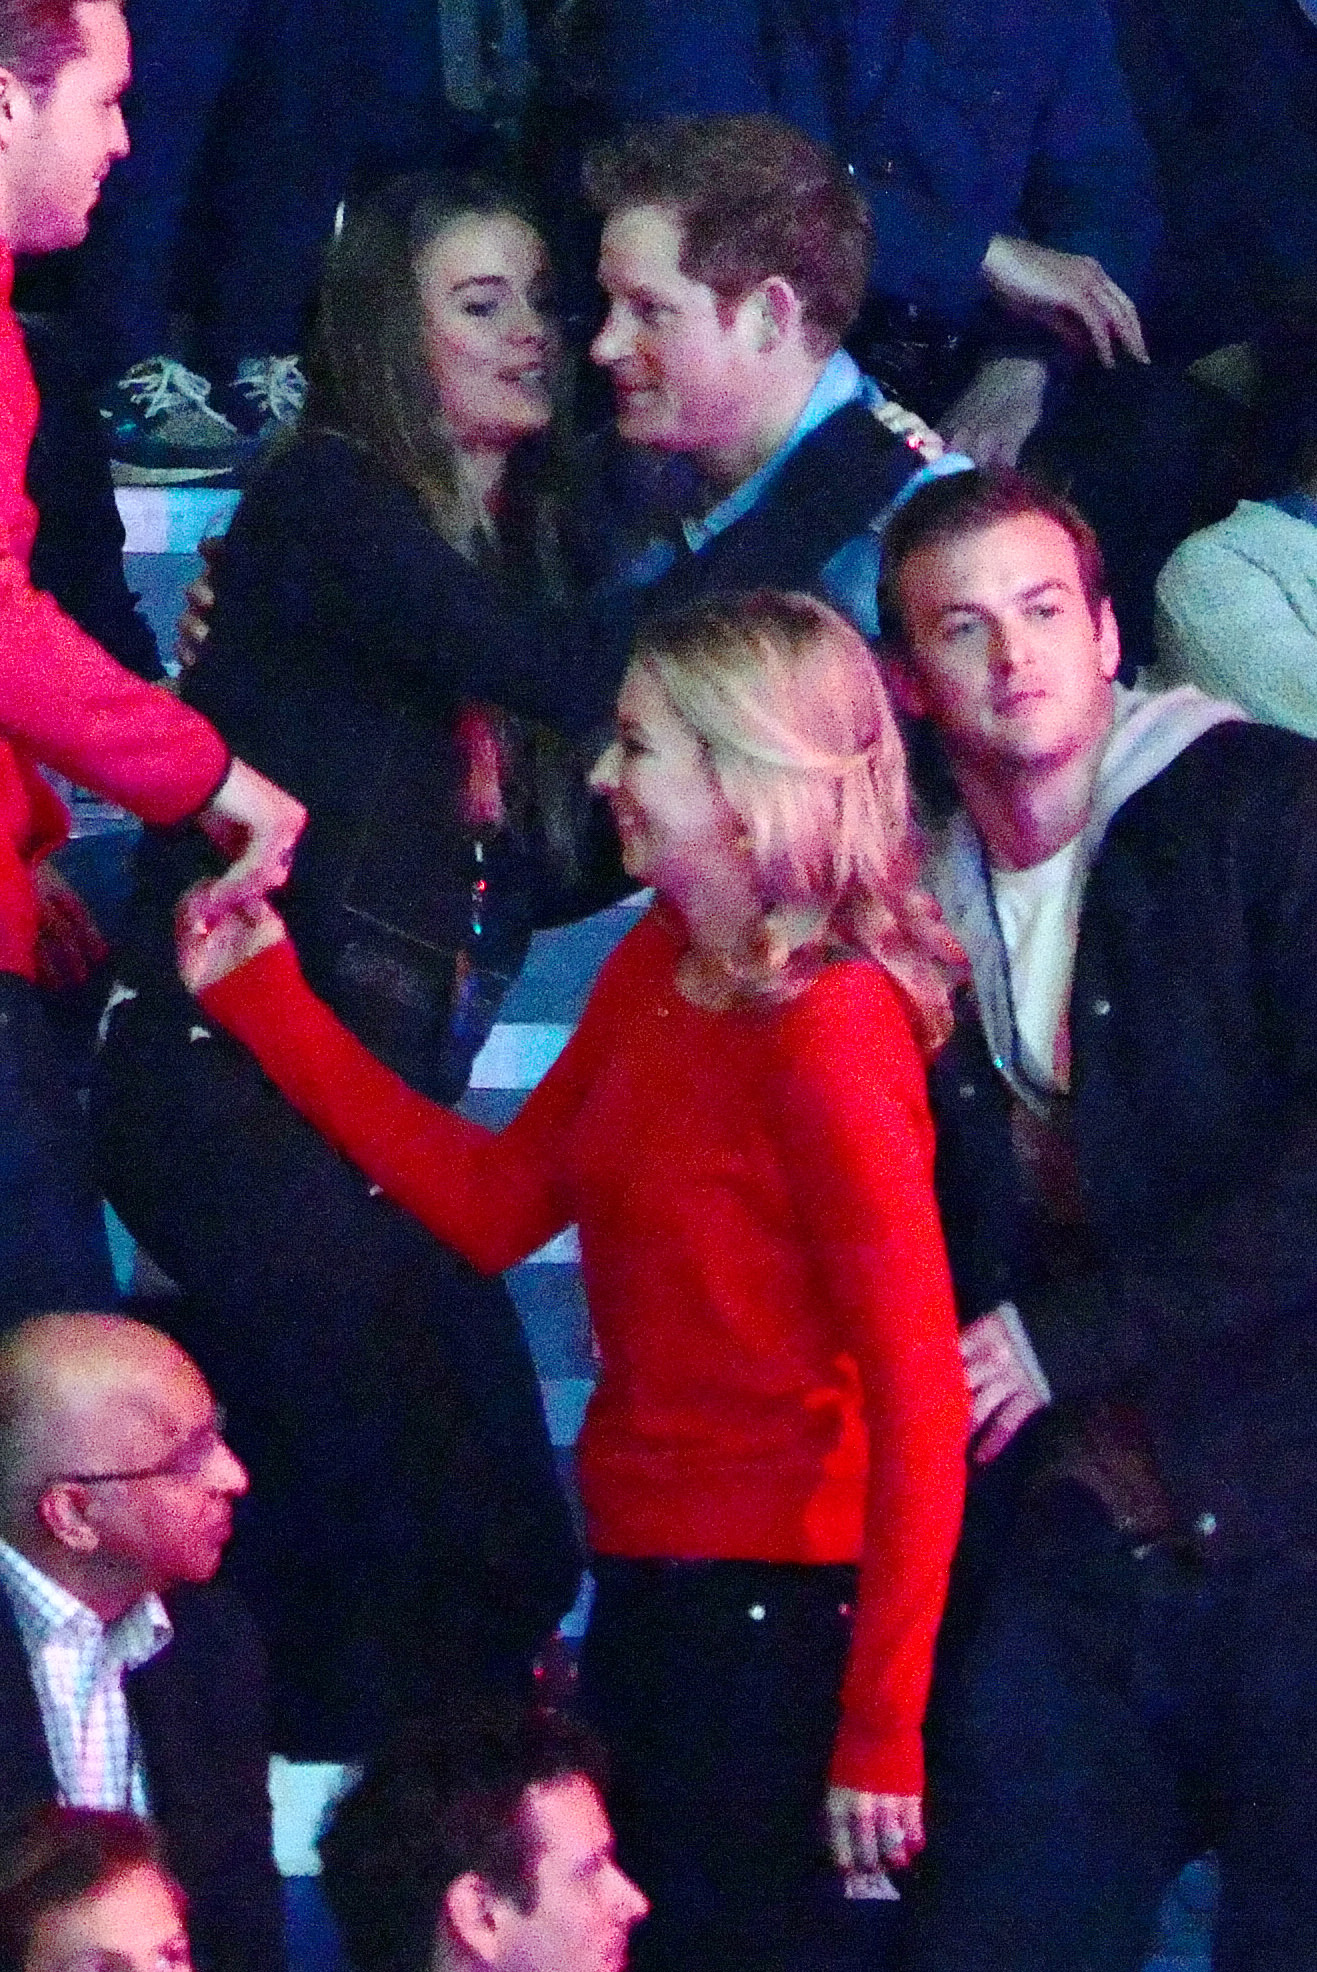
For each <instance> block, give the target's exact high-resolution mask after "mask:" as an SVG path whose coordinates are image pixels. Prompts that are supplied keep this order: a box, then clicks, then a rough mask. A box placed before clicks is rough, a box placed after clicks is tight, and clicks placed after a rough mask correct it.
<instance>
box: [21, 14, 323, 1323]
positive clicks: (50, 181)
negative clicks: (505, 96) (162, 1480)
mask: <svg viewBox="0 0 1317 1972" xmlns="http://www.w3.org/2000/svg"><path fill="white" fill-rule="evenodd" d="M128 77H129V49H128V28H127V24H126V22H125V20H124V15H123V11H122V7H121V5H120V4H119V0H0V1107H3V1112H4V1115H5V1127H4V1137H3V1143H2V1144H0V1321H3V1320H4V1319H6V1318H10V1317H13V1316H17V1315H21V1314H23V1313H27V1312H30V1311H33V1310H39V1309H42V1308H50V1307H80V1306H93V1307H94V1306H102V1305H105V1302H106V1300H107V1298H110V1297H112V1296H113V1292H114V1286H113V1280H112V1277H111V1275H110V1271H109V1258H108V1253H107V1251H106V1247H105V1235H104V1228H103V1226H102V1224H101V1219H100V1209H99V1202H98V1200H97V1198H96V1194H95V1191H94V1188H93V1186H92V1184H91V1182H90V1178H89V1176H88V1173H87V1169H86V1153H85V1148H84V1145H83V1141H82V1125H81V1117H80V1114H79V1112H78V1110H77V1106H76V1103H75V1102H74V1100H73V1097H72V1094H71V1092H70V1090H69V1089H68V1087H67V1070H66V1069H65V1068H64V1066H63V1064H62V1061H61V1059H60V1055H59V1051H58V1049H57V1048H56V1047H55V1046H54V1044H53V1043H52V1041H51V1038H50V1036H49V1034H48V1032H47V1028H46V1023H45V1015H44V1012H43V1008H42V1005H41V1002H40V998H39V995H38V991H37V987H36V981H37V979H38V976H39V973H40V969H41V968H40V948H41V942H42V932H43V922H42V919H43V886H44V882H45V879H44V878H43V874H42V870H43V863H44V859H45V858H46V856H47V855H48V854H49V852H50V851H51V850H52V849H54V848H56V847H58V845H59V844H60V843H61V842H62V841H63V840H64V837H65V834H66V832H67V827H68V817H67V816H66V814H65V812H64V808H63V806H62V804H61V803H60V801H59V800H58V799H57V798H56V796H55V795H54V793H53V792H52V791H51V788H50V786H49V785H48V783H47V782H46V781H45V779H44V778H43V777H42V775H41V773H40V771H39V766H40V765H42V764H44V765H46V766H49V767H54V768H57V769H58V770H59V772H60V773H62V774H65V775H67V777H68V778H69V779H70V780H72V781H75V782H76V783H78V785H79V786H82V787H87V788H90V789H91V790H92V791H93V793H96V794H101V795H105V796H106V797H108V798H109V799H110V800H112V801H116V802H118V803H119V804H120V805H121V806H122V807H125V808H128V809H131V810H132V812H133V813H134V814H137V815H140V816H141V817H142V818H143V820H145V821H148V822H155V823H162V824H166V825H168V824H173V823H177V822H183V821H188V820H196V821H198V822H199V823H200V824H201V826H202V827H203V828H204V829H205V830H206V832H207V834H208V835H210V836H211V837H212V839H213V840H214V841H215V842H216V844H217V845H218V846H219V847H220V849H221V850H222V852H223V853H224V854H226V855H229V856H232V857H233V858H234V861H233V863H232V867H231V868H230V869H229V870H227V871H226V872H225V873H224V874H223V875H222V876H220V877H218V878H216V879H215V880H214V881H213V882H212V883H210V884H209V885H207V886H204V887H203V889H202V890H200V891H198V893H197V894H196V895H195V896H194V898H193V900H192V902H191V906H190V908H191V909H192V910H193V911H194V912H195V913H196V915H197V916H198V918H199V919H204V918H205V916H206V914H207V913H208V912H211V911H213V912H215V913H220V912H222V911H224V910H225V909H226V908H231V907H232V906H233V905H234V904H235V903H237V902H239V901H241V900H243V899H250V898H254V897H257V896H260V895H263V894H264V892H265V891H267V890H269V889H270V888H271V887H272V886H274V885H275V884H278V883H281V882H282V881H283V879H284V877H285V876H286V875H287V872H288V865H289V862H290V860H291V857H292V852H293V846H294V844H295V843H296V841H297V837H298V833H299V831H300V829H301V825H302V821H303V819H304V815H303V811H302V809H301V807H300V806H299V804H298V803H297V802H295V801H293V800H292V799H291V797H290V796H288V795H286V794H284V793H283V792H282V790H281V789H279V788H277V787H275V786H274V785H273V784H272V783H271V782H269V781H267V780H265V779H264V778H263V777H262V776H261V775H259V774H257V773H255V772H254V771H253V770H252V769H251V768H249V767H247V766H245V765H244V763H243V762H242V761H239V760H234V759H232V758H231V757H230V755H229V752H228V749H227V747H226V746H225V745H224V743H223V741H222V740H221V739H220V737H219V735H218V734H217V733H216V732H215V730H214V728H213V727H212V726H210V725H209V724H208V723H207V721H206V720H204V719H202V718H200V717H199V716H198V715H197V714H196V713H195V712H191V711H189V710H188V709H187V708H186V707H184V706H182V705H180V704H179V703H178V701H177V700H176V699H174V698H173V697H171V695H170V694H169V693H168V692H167V691H166V690H164V689H163V687H161V686H158V685H150V684H147V683H145V682H144V681H143V680H141V679H140V678H137V677H135V676H134V675H133V674H132V672H130V671H127V670H125V669H124V668H123V666H122V665H119V664H116V663H115V661H114V659H113V658H111V657H110V656H109V655H108V654H107V653H106V652H105V651H103V650H102V649H101V648H100V646H99V645H98V644H97V643H95V642H94V641H93V640H92V639H91V638H90V637H88V636H87V635H86V634H85V633H84V632H83V631H81V630H80V629H79V628H78V627H77V625H76V624H75V623H74V622H73V621H72V620H71V618H69V617H67V616H66V615H65V614H64V613H63V612H62V611H61V610H60V608H59V607H58V605H57V604H56V603H55V602H54V601H53V600H52V598H51V597H50V596H48V595H44V594H42V593H41V592H39V591H38V590H36V589H34V588H33V586H32V582H31V579H30V575H29V560H30V556H31V551H32V543H33V539H34V536H35V533H36V522H37V515H36V509H35V507H34V506H33V504H32V502H31V500H30V499H29V498H28V495H27V491H26V483H25V482H26V472H27V458H28V452H29V449H30V447H31V443H32V437H33V433H34V431H35V429H36V421H37V394H36V387H35V385H34V384H33V381H32V372H31V370H30V368H29V366H28V360H27V354H26V351H25V349H24V345H23V337H22V332H21V330H20V328H19V324H18V321H17V319H16V318H15V316H14V313H13V310H12V308H11V306H10V294H11V290H12V287H13V277H14V254H15V253H45V252H48V251H50V250H51V249H52V248H56V247H67V246H73V245H76V244H77V242H78V241H79V240H81V239H82V238H83V237H84V236H85V234H86V231H87V220H88V215H89V213H90V211H91V208H92V206H93V205H94V204H95V202H96V198H97V195H98V193H99V191H100V187H101V181H102V180H103V178H104V177H105V174H106V172H107V171H108V170H109V169H110V166H111V165H112V164H113V163H114V161H115V159H116V158H120V157H123V156H124V155H125V154H126V152H127V149H128V140H127V137H126V135H125V132H124V125H123V118H122V116H121V115H120V113H119V98H120V96H121V95H122V93H123V91H124V89H125V88H126V87H127V84H128ZM68 908H69V906H68V896H67V892H57V893H56V894H54V895H52V900H51V906H50V916H51V921H52V922H51V929H52V934H53V936H54V937H55V938H56V940H58V936H59V932H60V921H61V919H66V917H67V911H68Z"/></svg>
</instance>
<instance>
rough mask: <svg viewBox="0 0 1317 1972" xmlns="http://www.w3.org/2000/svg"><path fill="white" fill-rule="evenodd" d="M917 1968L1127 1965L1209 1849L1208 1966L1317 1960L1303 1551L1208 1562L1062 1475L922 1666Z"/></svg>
mask: <svg viewBox="0 0 1317 1972" xmlns="http://www.w3.org/2000/svg"><path fill="white" fill-rule="evenodd" d="M929 1754H930V1839H929V1847H928V1850H927V1852H926V1854H925V1858H924V1862H923V1865H922V1868H921V1875H920V1884H919V1890H918V1895H917V1897H916V1899H915V1916H916V1919H917V1922H916V1927H915V1936H914V1942H913V1951H912V1965H913V1967H914V1968H916V1972H965V1969H966V1968H968V1967H981V1968H984V1972H988V1968H993V1972H995V1968H998V1967H1002V1968H1007V1967H1008V1968H1009V1972H1137V1968H1138V1967H1140V1966H1141V1965H1142V1964H1143V1962H1144V1958H1145V1956H1146V1954H1147V1951H1148V1948H1149V1945H1150V1942H1151V1940H1152V1937H1153V1934H1154V1929H1155V1923H1156V1914H1157V1909H1158V1906H1159V1904H1160V1901H1161V1898H1162V1895H1163V1893H1164V1892H1165V1890H1166V1889H1167V1887H1168V1885H1169V1883H1170V1881H1171V1879H1172V1878H1173V1877H1174V1876H1175V1875H1176V1874H1177V1873H1178V1871H1179V1869H1180V1868H1181V1867H1182V1865H1183V1864H1184V1863H1185V1862H1187V1861H1188V1860H1189V1859H1190V1858H1191V1857H1193V1856H1194V1855H1197V1854H1200V1853H1201V1852H1202V1851H1203V1850H1204V1849H1206V1848H1209V1847H1212V1848H1215V1849H1216V1851H1217V1854H1218V1856H1219V1859H1220V1864H1221V1902H1220V1908H1219V1916H1218V1929H1217V1943H1216V1952H1215V1958H1214V1964H1215V1966H1216V1968H1217V1972H1300V1968H1302V1972H1310V1969H1311V1967H1312V1966H1313V1965H1314V1963H1317V1834H1315V1833H1314V1815H1313V1803H1314V1801H1315V1800H1317V1554H1310V1553H1306V1552H1303V1553H1298V1552H1279V1553H1272V1554H1267V1555H1263V1556H1259V1557H1256V1558H1253V1559H1248V1560H1238V1561H1232V1562H1223V1563H1219V1564H1214V1565H1213V1564H1208V1563H1206V1562H1204V1561H1203V1560H1202V1559H1201V1558H1199V1557H1198V1556H1197V1555H1195V1554H1193V1553H1192V1552H1189V1551H1187V1550H1183V1549H1179V1550H1177V1549H1176V1548H1175V1547H1173V1546H1171V1545H1168V1544H1166V1543H1161V1542H1155V1543H1152V1544H1136V1543H1134V1542H1132V1541H1131V1540H1130V1539H1129V1538H1128V1537H1126V1536H1122V1535H1120V1534H1118V1533H1117V1532H1116V1530H1115V1529H1114V1528H1113V1527H1111V1525H1110V1524H1109V1523H1108V1522H1107V1521H1106V1520H1105V1518H1104V1516H1103V1515H1102V1513H1101V1511H1100V1509H1098V1508H1097V1506H1096V1504H1095V1503H1093V1502H1090V1501H1089V1500H1088V1498H1087V1496H1086V1495H1083V1494H1082V1493H1080V1492H1078V1490H1077V1489H1075V1490H1073V1491H1069V1492H1067V1493H1066V1494H1065V1495H1064V1497H1062V1496H1060V1495H1058V1496H1057V1497H1056V1499H1055V1504H1054V1509H1053V1511H1052V1513H1051V1515H1050V1518H1049V1519H1048V1521H1047V1523H1046V1524H1041V1523H1037V1524H1035V1525H1034V1526H1033V1527H1032V1529H1031V1530H1030V1531H1029V1533H1028V1534H1027V1535H1025V1536H1022V1537H1020V1538H1019V1540H1018V1545H1017V1546H1016V1548H1015V1550H1014V1552H1013V1553H1012V1554H1011V1556H1010V1557H1009V1558H1008V1559H1007V1560H1006V1561H1005V1562H1004V1563H1003V1566H1002V1569H1001V1573H1000V1576H999V1578H998V1580H997V1582H996V1584H995V1586H994V1588H993V1590H992V1591H991V1592H990V1594H989V1595H988V1597H987V1600H986V1604H985V1607H984V1610H983V1614H982V1617H981V1620H980V1621H979V1622H978V1623H977V1624H976V1626H975V1627H974V1629H973V1631H972V1633H971V1634H970V1636H969V1637H968V1639H967V1640H966V1641H964V1643H963V1646H962V1647H961V1648H960V1649H959V1650H958V1652H957V1653H956V1655H955V1656H954V1659H952V1660H950V1661H945V1662H944V1663H943V1665H942V1666H940V1668H939V1677H938V1681H937V1685H936V1688H935V1698H934V1707H933V1709H932V1711H931V1713H930V1719H929Z"/></svg>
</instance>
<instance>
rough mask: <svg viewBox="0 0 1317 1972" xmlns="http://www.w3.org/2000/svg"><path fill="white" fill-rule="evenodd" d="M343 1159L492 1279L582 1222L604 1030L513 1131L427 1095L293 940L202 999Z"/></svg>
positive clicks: (573, 1054) (580, 1044)
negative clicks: (591, 1085) (308, 974)
mask: <svg viewBox="0 0 1317 1972" xmlns="http://www.w3.org/2000/svg"><path fill="white" fill-rule="evenodd" d="M201 1003H202V1005H203V1007H204V1008H205V1010H206V1012H207V1013H208V1014H209V1015H211V1017H212V1018H213V1019H215V1020H217V1021H218V1022H219V1024H220V1025H221V1026H222V1027H226V1028H227V1029H228V1031H229V1032H230V1033H231V1034H233V1035H234V1036H235V1037H236V1038H237V1039H238V1040H240V1041H242V1042H243V1043H244V1045H245V1046H246V1047H248V1048H250V1049H251V1052H252V1053H253V1054H254V1055H255V1056H256V1059H257V1060H258V1061H259V1062H260V1064H261V1067H262V1068H263V1069H264V1070H265V1072H266V1074H267V1075H268V1076H269V1077H270V1079H271V1080H272V1081H273V1082H275V1083H277V1085H278V1086H279V1088H280V1089H282V1090H283V1092H284V1094H285V1095H286V1096H287V1097H288V1100H289V1101H290V1102H291V1103H292V1104H293V1105H294V1106H295V1107H296V1108H297V1109H299V1110H301V1112H302V1114H303V1115H304V1116H305V1117H307V1119H308V1120H309V1121H310V1122H311V1123H313V1124H314V1125H315V1127H316V1128H317V1129H318V1130H319V1131H320V1132H321V1133H322V1135H324V1136H326V1137H327V1138H328V1139H329V1141H330V1142H331V1143H332V1144H333V1145H334V1146H335V1148H336V1149H338V1150H341V1151H342V1152H343V1153H344V1155H345V1156H347V1157H350V1158H351V1159H352V1161H353V1163H355V1164H358V1165H359V1166H360V1167H361V1169H362V1170H363V1171H364V1172H365V1173H366V1175H367V1177H369V1178H372V1179H373V1180H374V1181H375V1183H376V1184H378V1185H380V1186H381V1187H382V1188H383V1189H384V1190H385V1191H386V1192H387V1193H388V1195H389V1197H390V1198H392V1199H394V1200H395V1201H396V1202H397V1203H398V1204H399V1205H401V1206H403V1207H405V1209H406V1210H407V1211H409V1212H411V1213H413V1214H414V1215H415V1216H416V1217H417V1218H418V1219H419V1220H420V1221H421V1222H422V1224H423V1225H425V1226H426V1227H428V1229H429V1230H430V1231H431V1232H432V1233H434V1234H435V1235H436V1237H437V1238H439V1239H442V1240H444V1241H446V1243H447V1244H448V1245H450V1246H454V1247H456V1248H457V1250H458V1251H459V1252H461V1253H464V1254H465V1255H466V1257H467V1258H468V1259H469V1260H470V1261H471V1262H472V1263H473V1264H474V1265H475V1266H477V1267H479V1268H481V1269H482V1271H484V1272H485V1273H499V1272H501V1271H502V1269H503V1268H504V1267H510V1266H512V1265H513V1264H514V1262H515V1261H517V1260H521V1259H524V1258H525V1256H526V1255H527V1254H528V1253H533V1252H534V1251H535V1249H536V1248H537V1247H539V1246H542V1245H543V1244H544V1242H545V1240H547V1239H551V1238H552V1237H553V1235H554V1234H555V1233H557V1232H560V1231H561V1230H562V1228H563V1227H564V1226H565V1225H567V1224H569V1223H570V1221H571V1218H572V1216H573V1211H572V1207H571V1205H570V1203H569V1200H568V1193H567V1187H566V1183H565V1165H566V1161H567V1148H566V1146H567V1138H568V1134H569V1131H570V1126H571V1121H572V1118H573V1117H574V1115H575V1113H576V1110H577V1108H578V1106H579V1104H580V1100H581V1097H582V1094H583V1091H584V1089H585V1087H586V1085H587V1084H588V1080H589V1068H590V1060H591V1057H592V1053H593V1043H594V1036H595V1035H596V1034H597V1033H598V1031H599V1023H598V1021H597V1020H596V1018H595V1017H594V1015H593V1013H592V1008H593V1005H594V1000H593V998H592V1001H591V1006H590V1007H587V1009H586V1014H585V1017H584V1018H583V1020H582V1023H581V1026H580V1028H578V1030H577V1033H576V1034H575V1035H574V1036H573V1038H572V1040H571V1041H570V1042H569V1044H568V1046H567V1047H566V1049H565V1050H564V1051H563V1053H562V1054H561V1055H560V1056H559V1058H558V1060H557V1061H556V1062H555V1063H554V1065H553V1067H552V1068H551V1069H550V1070H549V1072H548V1074H547V1075H546V1076H545V1077H544V1079H543V1081H542V1082H541V1083H540V1084H539V1087H538V1088H536V1089H535V1090H533V1091H532V1093H531V1094H530V1096H528V1098H527V1099H526V1102H525V1103H524V1104H523V1106H522V1108H521V1109H520V1110H519V1111H518V1113H517V1115H516V1117H515V1118H514V1119H513V1121H512V1122H511V1123H510V1124H509V1125H508V1126H507V1128H506V1129H505V1130H501V1131H498V1132H494V1131H490V1130H486V1129H483V1128H482V1127H481V1126H480V1125H479V1124H478V1123H472V1122H469V1121H468V1120H467V1118H466V1117H464V1116H459V1115H457V1114H456V1113H455V1112H454V1111H453V1110H450V1109H444V1108H442V1107H440V1105H439V1104H438V1103H433V1102H430V1101H428V1100H427V1099H426V1098H425V1097H424V1096H419V1095H417V1094H416V1093H415V1091H414V1090H412V1089H409V1088H408V1087H407V1084H406V1083H405V1082H403V1081H402V1080H400V1078H399V1077H398V1076H396V1075H395V1074H393V1072H392V1071H391V1070H390V1069H387V1068H385V1067H384V1066H383V1065H382V1063H380V1062H378V1061H377V1060H376V1059H375V1057H374V1055H372V1054H370V1053H368V1052H367V1050H366V1049H365V1048H364V1047H362V1045H361V1043H360V1041H358V1040H357V1039H356V1038H355V1037H354V1036H353V1035H352V1034H350V1033H349V1032H348V1030H347V1028H346V1027H344V1026H343V1025H342V1023H341V1022H340V1021H339V1020H338V1019H337V1018H336V1017H335V1015H334V1014H333V1013H331V1012H330V1010H329V1008H328V1007H327V1006H326V1005H325V1004H324V1002H323V1001H322V1000H318V999H317V998H316V996H315V994H314V993H313V992H312V991H311V989H310V987H309V986H308V985H307V983H306V981H305V980H304V979H303V977H302V974H301V970H300V968H299V966H298V963H297V955H296V953H295V952H294V950H293V947H292V945H291V944H290V943H289V941H288V940H287V939H284V940H283V941H282V942H281V943H280V944H278V945H275V946H272V947H271V948H270V949H269V950H268V951H265V952H262V953H261V954H260V955H259V956H258V957H257V958H254V959H252V960H250V961H249V962H248V963H247V964H246V965H244V966H240V967H239V969H238V970H237V971H236V972H232V973H230V974H229V976H228V978H227V979H224V980H222V981H221V982H220V984H219V985H218V986H212V987H209V988H208V989H207V990H206V991H205V992H204V993H203V994H202V995H201Z"/></svg>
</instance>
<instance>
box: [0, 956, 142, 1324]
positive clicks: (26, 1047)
mask: <svg viewBox="0 0 1317 1972" xmlns="http://www.w3.org/2000/svg"><path fill="white" fill-rule="evenodd" d="M65 1057H66V1051H65V1050H64V1049H63V1048H62V1047H61V1046H60V1044H59V1041H58V1040H57V1038H56V1036H55V1034H54V1032H53V1031H52V1028H51V1025H50V1022H49V1020H48V1019H47V1016H46V1011H45V1007H44V1005H43V1003H42V995H41V993H40V991H39V990H38V988H37V987H35V986H33V985H31V984H29V982H28V981H27V980H26V979H21V978H19V976H18V975H17V973H12V972H5V973H0V1117H3V1119H4V1120H3V1125H0V1324H5V1325H7V1324H9V1323H11V1322H14V1321H17V1320H20V1319H21V1318H22V1317H23V1316H24V1315H30V1314H39V1313H41V1312H42V1311H43V1310H46V1309H55V1308H65V1309H72V1308H110V1307H113V1305H114V1303H115V1300H116V1299H117V1295H116V1290H115V1285H114V1273H113V1269H112V1268H111V1266H110V1253H109V1246H108V1243H107V1241H106V1237H105V1221H104V1218H103V1216H102V1212H101V1201H100V1197H99V1195H98V1193H97V1190H96V1187H95V1184H94V1183H93V1181H92V1177H91V1170H90V1157H89V1149H88V1136H87V1126H86V1122H85V1120H84V1118H83V1114H82V1109H81V1106H80V1104H79V1101H78V1096H77V1092H76V1090H75V1088H74V1086H73V1079H72V1076H71V1073H70V1069H69V1065H68V1062H67V1060H66V1058H65Z"/></svg>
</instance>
